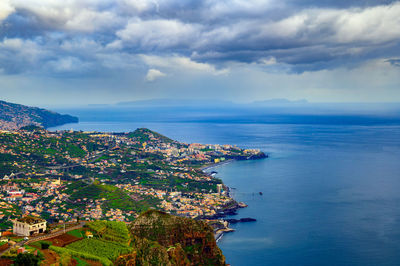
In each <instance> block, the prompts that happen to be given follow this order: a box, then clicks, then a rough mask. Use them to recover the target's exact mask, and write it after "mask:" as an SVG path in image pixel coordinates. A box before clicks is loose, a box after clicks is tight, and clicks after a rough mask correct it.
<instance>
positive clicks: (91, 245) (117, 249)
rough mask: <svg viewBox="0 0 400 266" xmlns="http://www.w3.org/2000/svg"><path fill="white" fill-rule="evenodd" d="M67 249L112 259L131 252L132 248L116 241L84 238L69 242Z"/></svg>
mask: <svg viewBox="0 0 400 266" xmlns="http://www.w3.org/2000/svg"><path fill="white" fill-rule="evenodd" d="M66 248H67V249H70V250H74V251H78V252H83V253H87V254H91V255H94V256H98V257H103V258H107V259H109V260H111V261H114V260H115V259H117V257H118V256H119V255H121V254H125V253H129V252H131V251H132V248H130V247H127V246H126V245H123V244H118V243H116V242H111V241H104V240H98V239H94V238H93V239H83V240H80V241H77V242H74V243H72V244H69V245H68V246H67V247H66Z"/></svg>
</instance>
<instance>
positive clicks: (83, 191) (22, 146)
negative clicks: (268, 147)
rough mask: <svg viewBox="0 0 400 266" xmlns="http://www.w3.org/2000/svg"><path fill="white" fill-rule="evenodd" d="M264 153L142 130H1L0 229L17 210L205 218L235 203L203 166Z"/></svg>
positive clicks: (70, 216) (63, 217) (49, 216)
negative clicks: (179, 139) (159, 212)
mask: <svg viewBox="0 0 400 266" xmlns="http://www.w3.org/2000/svg"><path fill="white" fill-rule="evenodd" d="M263 157H265V155H264V154H263V153H262V152H260V151H259V150H248V149H241V148H238V147H236V146H233V145H204V144H196V143H194V144H186V143H181V142H177V141H174V140H171V139H169V138H167V137H165V136H162V135H160V134H158V133H156V132H153V131H151V130H148V129H137V130H136V131H134V132H130V133H100V132H72V131H59V132H50V131H47V130H44V129H42V128H39V127H35V126H29V127H25V128H22V129H20V130H17V131H1V132H0V166H1V167H0V195H1V200H0V226H1V227H0V228H1V229H2V230H6V229H9V228H10V227H11V225H12V223H11V220H12V219H14V218H18V217H20V216H21V215H34V216H39V217H42V218H44V219H46V220H48V221H50V222H54V221H56V222H68V221H77V220H92V219H107V220H116V221H124V222H128V221H133V220H134V219H135V218H136V217H137V216H138V215H139V214H140V213H141V212H143V211H145V210H147V209H149V208H154V209H158V210H163V211H166V212H168V213H171V214H175V215H179V216H185V217H191V218H197V219H204V218H212V217H214V216H215V215H216V214H218V213H219V212H221V211H223V210H224V209H226V208H229V207H232V206H235V204H236V202H235V201H234V200H233V199H231V198H230V197H229V195H228V193H227V191H226V189H225V187H224V185H223V184H222V181H221V180H219V179H217V178H215V177H213V176H211V175H209V174H206V173H205V172H203V171H202V170H201V169H202V167H204V166H207V165H213V164H215V163H219V162H223V161H227V160H231V159H237V160H245V159H257V158H263Z"/></svg>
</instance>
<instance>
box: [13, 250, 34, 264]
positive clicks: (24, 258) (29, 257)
mask: <svg viewBox="0 0 400 266" xmlns="http://www.w3.org/2000/svg"><path fill="white" fill-rule="evenodd" d="M39 261H40V259H39V257H38V256H35V255H33V254H31V253H20V254H18V256H17V257H16V259H15V261H14V265H15V266H37V265H39Z"/></svg>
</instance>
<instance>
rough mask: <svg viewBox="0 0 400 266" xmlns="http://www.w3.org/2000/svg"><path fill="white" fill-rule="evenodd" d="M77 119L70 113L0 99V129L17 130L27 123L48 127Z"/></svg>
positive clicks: (73, 121) (74, 121)
mask: <svg viewBox="0 0 400 266" xmlns="http://www.w3.org/2000/svg"><path fill="white" fill-rule="evenodd" d="M78 121H79V119H78V118H77V117H74V116H71V115H62V114H59V113H56V112H52V111H49V110H46V109H42V108H38V107H29V106H25V105H21V104H15V103H9V102H5V101H0V130H17V129H19V128H21V127H24V126H29V125H35V126H40V127H44V128H49V127H54V126H60V125H64V124H68V123H78Z"/></svg>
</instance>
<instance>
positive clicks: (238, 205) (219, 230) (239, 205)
mask: <svg viewBox="0 0 400 266" xmlns="http://www.w3.org/2000/svg"><path fill="white" fill-rule="evenodd" d="M234 161H237V159H229V160H226V161H223V162H219V163H214V164H211V165H205V166H203V167H201V168H200V170H201V171H202V172H204V173H205V174H209V173H207V172H206V171H207V170H211V169H213V168H215V167H218V166H221V165H225V164H229V163H231V162H234ZM222 184H223V186H224V187H225V188H226V189H227V196H228V197H229V198H231V199H232V201H233V202H234V203H235V204H234V206H230V207H228V208H224V209H223V211H222V212H223V213H224V214H222V215H221V216H222V217H224V216H226V215H229V213H225V212H236V210H237V209H240V208H245V207H247V205H246V204H245V203H243V202H240V203H238V202H237V201H236V200H235V199H234V198H232V197H231V195H230V193H229V192H230V187H228V186H226V185H225V184H224V183H222ZM222 217H217V218H216V219H217V220H219V221H220V222H221V223H223V224H225V223H226V224H225V225H224V227H223V228H217V229H214V238H215V241H216V242H217V243H218V241H220V240H221V239H222V237H223V236H224V233H229V232H234V231H235V229H232V228H229V222H227V221H225V220H224V219H220V218H222Z"/></svg>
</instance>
